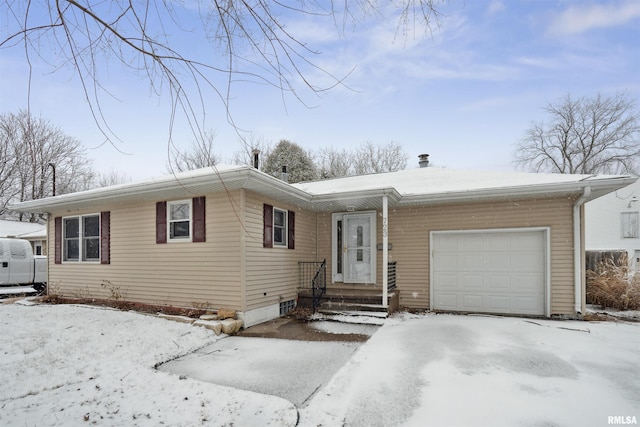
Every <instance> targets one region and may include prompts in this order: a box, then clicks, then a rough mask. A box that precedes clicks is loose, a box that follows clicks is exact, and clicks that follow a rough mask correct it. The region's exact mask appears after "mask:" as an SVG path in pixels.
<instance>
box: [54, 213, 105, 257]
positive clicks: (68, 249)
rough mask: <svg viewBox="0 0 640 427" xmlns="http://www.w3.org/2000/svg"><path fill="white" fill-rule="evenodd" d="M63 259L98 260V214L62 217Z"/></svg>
mask: <svg viewBox="0 0 640 427" xmlns="http://www.w3.org/2000/svg"><path fill="white" fill-rule="evenodd" d="M62 229H63V231H62V235H63V260H64V261H72V262H80V261H90V262H92V261H100V215H99V214H91V215H82V216H73V217H65V218H63V219H62Z"/></svg>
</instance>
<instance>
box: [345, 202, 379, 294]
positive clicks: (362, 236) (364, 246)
mask: <svg viewBox="0 0 640 427" xmlns="http://www.w3.org/2000/svg"><path fill="white" fill-rule="evenodd" d="M343 221H344V223H343V227H342V232H343V238H342V241H343V242H344V248H343V251H342V252H343V253H342V255H343V265H344V282H345V283H375V265H376V252H375V251H376V246H375V238H376V234H375V213H373V214H371V213H366V214H344V216H343Z"/></svg>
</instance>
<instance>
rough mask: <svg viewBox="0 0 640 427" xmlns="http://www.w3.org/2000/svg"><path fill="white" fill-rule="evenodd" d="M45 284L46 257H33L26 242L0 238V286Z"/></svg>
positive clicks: (40, 285) (29, 244) (29, 245)
mask: <svg viewBox="0 0 640 427" xmlns="http://www.w3.org/2000/svg"><path fill="white" fill-rule="evenodd" d="M46 283H47V257H46V256H42V255H33V250H32V249H31V243H29V241H28V240H22V239H7V238H0V286H8V285H9V286H13V285H38V286H37V287H41V288H44V285H45V284H46ZM34 287H35V286H34Z"/></svg>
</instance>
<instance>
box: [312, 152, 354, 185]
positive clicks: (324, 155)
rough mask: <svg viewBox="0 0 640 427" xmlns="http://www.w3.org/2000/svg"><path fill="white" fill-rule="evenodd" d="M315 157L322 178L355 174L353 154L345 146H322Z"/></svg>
mask: <svg viewBox="0 0 640 427" xmlns="http://www.w3.org/2000/svg"><path fill="white" fill-rule="evenodd" d="M315 157H316V165H317V167H318V171H319V175H320V179H331V178H340V177H343V176H349V175H353V172H352V170H353V155H352V153H350V152H349V151H347V150H346V149H344V148H343V149H342V150H337V149H335V148H333V147H331V148H322V149H320V151H319V152H318V153H317V154H316V156H315Z"/></svg>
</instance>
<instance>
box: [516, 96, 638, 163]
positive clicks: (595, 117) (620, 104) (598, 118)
mask: <svg viewBox="0 0 640 427" xmlns="http://www.w3.org/2000/svg"><path fill="white" fill-rule="evenodd" d="M545 111H546V112H547V113H548V114H549V122H548V123H544V122H540V123H534V124H533V125H532V127H531V128H530V129H528V130H527V132H526V134H525V136H524V138H523V139H522V141H521V142H520V144H519V145H518V148H517V151H516V153H515V161H514V162H515V164H516V165H517V166H518V167H521V168H523V169H527V170H531V171H534V172H555V173H577V174H595V173H627V172H637V171H638V165H639V161H640V112H639V111H638V110H637V109H636V105H635V103H634V102H633V101H632V100H630V99H629V98H628V96H627V95H626V94H624V93H622V94H616V95H615V96H612V97H603V96H602V95H600V94H598V95H597V96H596V97H595V98H579V99H572V98H571V96H570V95H567V96H566V97H565V98H563V99H562V100H560V101H559V102H558V103H556V104H549V105H548V106H547V107H546V108H545Z"/></svg>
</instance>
